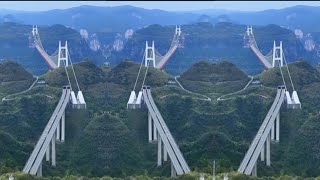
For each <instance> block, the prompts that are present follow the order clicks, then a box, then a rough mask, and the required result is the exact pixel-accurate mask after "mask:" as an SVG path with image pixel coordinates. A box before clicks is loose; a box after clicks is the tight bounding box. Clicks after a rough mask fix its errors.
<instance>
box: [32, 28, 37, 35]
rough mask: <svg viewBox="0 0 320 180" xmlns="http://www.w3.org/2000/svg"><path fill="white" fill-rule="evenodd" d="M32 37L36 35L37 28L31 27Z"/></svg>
mask: <svg viewBox="0 0 320 180" xmlns="http://www.w3.org/2000/svg"><path fill="white" fill-rule="evenodd" d="M32 35H33V36H36V35H38V26H32Z"/></svg>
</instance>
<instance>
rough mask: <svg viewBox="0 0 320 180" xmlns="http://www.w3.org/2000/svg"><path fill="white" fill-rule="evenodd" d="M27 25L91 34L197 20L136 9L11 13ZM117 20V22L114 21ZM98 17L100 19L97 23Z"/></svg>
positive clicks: (163, 12)
mask: <svg viewBox="0 0 320 180" xmlns="http://www.w3.org/2000/svg"><path fill="white" fill-rule="evenodd" d="M10 14H11V15H12V16H14V18H15V19H18V20H20V21H22V22H23V23H24V24H38V25H53V24H62V25H65V26H67V27H72V28H74V29H77V30H80V29H86V30H87V31H89V32H90V33H92V32H125V31H126V30H127V29H134V30H136V29H139V28H143V27H145V26H148V25H150V24H162V25H173V24H186V23H188V22H189V21H191V20H193V19H194V18H195V15H194V14H192V13H187V12H186V13H176V12H168V11H163V10H158V9H153V10H148V9H143V8H138V7H133V6H128V5H126V6H116V7H98V6H88V5H84V6H79V7H73V8H69V9H64V10H58V9H55V10H50V11H42V12H18V13H14V14H13V13H10ZM115 16H116V17H117V18H114V17H115ZM98 17H99V19H97V18H98Z"/></svg>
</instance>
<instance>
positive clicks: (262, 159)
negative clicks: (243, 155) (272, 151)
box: [261, 144, 266, 161]
mask: <svg viewBox="0 0 320 180" xmlns="http://www.w3.org/2000/svg"><path fill="white" fill-rule="evenodd" d="M265 149H266V145H265V144H263V146H262V150H261V161H264V155H265Z"/></svg>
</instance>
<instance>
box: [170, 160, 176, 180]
mask: <svg viewBox="0 0 320 180" xmlns="http://www.w3.org/2000/svg"><path fill="white" fill-rule="evenodd" d="M176 176H177V172H176V170H175V169H174V166H173V164H172V162H171V177H176Z"/></svg>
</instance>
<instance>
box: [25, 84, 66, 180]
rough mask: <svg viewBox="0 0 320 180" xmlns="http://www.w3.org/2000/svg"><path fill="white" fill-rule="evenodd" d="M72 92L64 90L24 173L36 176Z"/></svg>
mask: <svg viewBox="0 0 320 180" xmlns="http://www.w3.org/2000/svg"><path fill="white" fill-rule="evenodd" d="M70 94H71V90H70V89H67V88H66V89H63V92H62V96H61V98H60V101H59V103H58V105H57V106H56V109H55V111H54V112H53V114H52V116H51V118H50V120H49V122H48V124H47V126H46V128H45V130H44V131H43V133H42V135H41V137H40V139H39V140H38V142H37V144H36V147H35V148H34V150H33V152H32V154H31V156H30V157H29V159H28V161H27V163H26V165H25V167H24V169H23V172H25V173H30V174H32V175H35V174H36V173H37V170H38V168H39V166H40V165H41V162H42V160H43V157H44V155H45V153H46V150H47V149H48V146H49V143H50V142H51V140H52V138H53V135H54V133H55V132H56V129H57V127H58V125H59V122H60V120H61V118H62V115H63V113H64V111H65V108H66V106H67V104H68V102H69V99H70Z"/></svg>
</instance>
